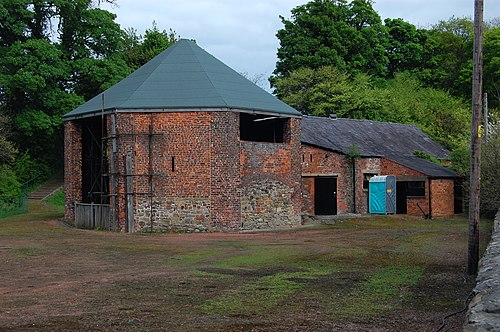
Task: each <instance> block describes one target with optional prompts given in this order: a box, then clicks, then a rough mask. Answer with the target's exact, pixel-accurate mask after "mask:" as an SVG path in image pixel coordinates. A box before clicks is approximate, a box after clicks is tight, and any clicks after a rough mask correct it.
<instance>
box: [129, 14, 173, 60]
mask: <svg viewBox="0 0 500 332" xmlns="http://www.w3.org/2000/svg"><path fill="white" fill-rule="evenodd" d="M178 39H179V36H177V35H176V33H175V31H173V30H172V29H170V30H169V31H166V30H162V31H160V30H159V29H158V26H157V25H156V22H154V21H153V26H152V28H151V29H147V30H146V33H145V34H144V37H142V36H141V35H139V36H138V35H137V32H136V31H135V30H134V29H128V30H126V37H125V44H126V48H125V49H124V58H125V61H126V63H127V65H128V66H129V67H130V68H132V69H134V70H135V69H137V68H139V67H141V66H142V65H144V64H145V63H146V62H148V61H149V60H151V59H152V58H154V57H155V56H157V55H158V54H160V53H161V52H162V51H164V50H165V49H166V48H168V47H169V46H171V45H173V44H174V43H175V42H176V41H177V40H178Z"/></svg>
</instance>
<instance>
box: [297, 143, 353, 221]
mask: <svg viewBox="0 0 500 332" xmlns="http://www.w3.org/2000/svg"><path fill="white" fill-rule="evenodd" d="M300 160H301V162H302V175H303V178H302V181H303V183H302V206H303V208H302V212H303V213H305V214H311V215H314V177H316V176H336V177H337V213H339V214H342V213H348V212H351V206H352V190H351V188H352V183H351V179H352V176H351V174H352V173H351V172H352V171H351V166H350V162H349V160H348V159H347V157H346V156H344V155H342V154H339V153H335V152H332V151H328V150H325V149H321V148H317V147H313V146H310V145H307V144H302V147H301V156H300ZM304 176H305V177H304Z"/></svg>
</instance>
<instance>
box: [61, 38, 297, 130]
mask: <svg viewBox="0 0 500 332" xmlns="http://www.w3.org/2000/svg"><path fill="white" fill-rule="evenodd" d="M103 94H104V109H105V110H113V109H116V110H129V109H130V110H133V109H136V110H142V109H144V110H151V109H191V108H236V109H243V110H255V111H263V112H267V113H278V114H284V115H292V116H300V115H301V114H300V113H299V112H298V111H296V110H295V109H294V108H292V107H290V106H288V105H287V104H285V103H283V102H282V101H280V100H279V99H277V98H276V97H274V96H273V95H272V94H270V93H268V92H267V91H265V90H263V89H261V88H260V87H258V86H257V85H255V84H254V83H252V82H250V81H249V80H247V79H246V78H244V77H243V76H241V75H240V74H238V73H237V72H236V71H234V70H233V69H231V68H229V67H228V66H226V65H225V64H224V63H222V62H221V61H219V60H218V59H216V58H215V57H214V56H212V55H211V54H209V53H208V52H206V51H205V50H203V49H202V48H201V47H199V46H198V45H196V43H195V42H193V41H191V40H187V39H181V40H179V41H178V42H176V43H175V44H174V45H172V46H171V47H169V48H168V49H166V50H165V51H163V52H162V53H160V54H159V55H157V56H156V57H155V58H153V59H152V60H151V61H149V62H148V63H146V64H145V65H144V66H142V67H141V68H139V69H137V70H136V71H134V72H133V73H132V74H130V75H129V76H127V77H126V78H125V79H123V80H122V81H120V82H119V83H117V84H115V85H114V86H112V87H111V88H109V89H107V90H106V91H104V92H103ZM101 100H102V99H101V94H100V95H98V96H95V97H94V98H92V99H90V100H89V101H87V102H86V103H85V104H83V105H81V106H80V107H78V108H77V109H75V110H73V111H71V112H69V113H68V114H66V115H65V116H64V119H65V120H68V119H72V118H76V117H81V116H86V115H90V114H92V113H97V112H100V111H101V109H102V101H101Z"/></svg>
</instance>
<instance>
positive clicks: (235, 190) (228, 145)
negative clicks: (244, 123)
mask: <svg viewBox="0 0 500 332" xmlns="http://www.w3.org/2000/svg"><path fill="white" fill-rule="evenodd" d="M210 114H211V117H212V123H211V130H210V132H211V139H210V141H211V143H210V147H209V149H207V151H205V153H209V154H211V161H210V170H211V177H210V180H209V183H210V197H211V203H212V218H211V220H212V225H213V227H215V228H216V229H219V230H230V229H236V228H238V227H239V226H240V220H241V216H240V213H241V206H240V194H241V192H240V190H241V189H240V143H239V113H234V112H214V113H210Z"/></svg>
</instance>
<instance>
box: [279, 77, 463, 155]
mask: <svg viewBox="0 0 500 332" xmlns="http://www.w3.org/2000/svg"><path fill="white" fill-rule="evenodd" d="M275 86H276V91H275V92H276V94H277V96H278V97H280V98H281V99H282V100H283V101H284V102H286V103H288V104H289V105H291V106H292V107H294V108H296V109H297V110H299V111H301V112H302V113H303V114H311V115H316V116H327V115H329V114H331V113H336V114H337V115H338V116H341V117H347V118H357V119H370V120H377V121H390V122H399V123H408V124H416V125H417V126H419V127H420V128H421V129H422V130H423V131H424V132H425V133H426V134H428V135H429V136H430V137H431V138H433V139H435V140H436V141H438V142H440V143H442V144H443V145H445V146H446V147H448V148H451V149H453V148H455V147H457V146H459V145H460V144H461V143H462V142H464V141H466V140H467V138H468V130H469V128H468V127H469V125H468V124H469V123H470V118H469V117H470V115H469V112H468V105H466V104H465V103H464V102H463V101H462V100H460V99H457V98H455V97H452V96H451V95H449V94H448V93H446V92H444V91H440V90H437V89H433V88H427V87H424V86H422V84H421V83H420V82H419V81H418V80H417V79H415V78H412V77H411V76H410V75H408V74H396V76H395V78H394V79H392V80H388V81H379V80H375V79H373V78H370V77H369V76H366V75H364V74H358V75H356V76H354V77H351V76H350V75H348V74H346V73H343V72H341V71H339V70H338V69H336V68H334V67H321V68H318V69H316V70H314V69H310V68H300V69H298V70H295V71H292V72H291V73H290V74H289V76H288V77H283V78H277V79H276V81H275Z"/></svg>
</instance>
